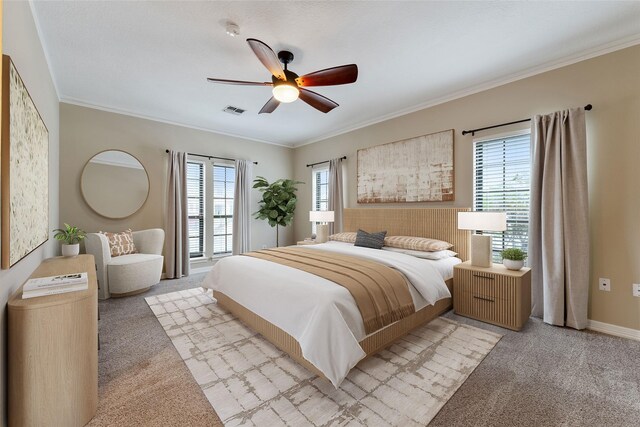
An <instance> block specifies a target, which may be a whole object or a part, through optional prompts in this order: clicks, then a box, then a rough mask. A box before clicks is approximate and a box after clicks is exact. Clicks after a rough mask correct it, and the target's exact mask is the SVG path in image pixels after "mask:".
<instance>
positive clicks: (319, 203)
mask: <svg viewBox="0 0 640 427" xmlns="http://www.w3.org/2000/svg"><path fill="white" fill-rule="evenodd" d="M312 173H313V195H312V201H313V202H312V203H313V205H312V206H311V210H313V211H326V210H329V196H328V192H329V167H327V166H325V167H320V168H314V169H313V172H312ZM311 232H312V233H313V234H315V233H316V223H315V222H312V223H311Z"/></svg>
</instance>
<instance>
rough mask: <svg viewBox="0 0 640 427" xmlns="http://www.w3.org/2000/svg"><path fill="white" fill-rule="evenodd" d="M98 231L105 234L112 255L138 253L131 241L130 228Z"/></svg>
mask: <svg viewBox="0 0 640 427" xmlns="http://www.w3.org/2000/svg"><path fill="white" fill-rule="evenodd" d="M100 233H102V234H104V235H105V236H107V239H108V240H109V250H110V251H111V256H112V257H116V256H120V255H129V254H137V253H138V250H137V249H136V245H135V244H134V243H133V233H132V231H131V229H128V230H125V231H123V232H121V233H109V232H108V231H100Z"/></svg>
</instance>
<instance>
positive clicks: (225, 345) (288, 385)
mask: <svg viewBox="0 0 640 427" xmlns="http://www.w3.org/2000/svg"><path fill="white" fill-rule="evenodd" d="M146 301H147V304H149V307H150V308H151V310H152V311H153V313H154V314H155V316H156V317H157V318H158V321H159V322H160V324H161V325H162V327H163V328H164V330H165V332H166V333H167V335H168V336H169V337H170V338H171V340H172V342H173V344H174V346H175V348H176V349H177V351H178V353H179V354H180V356H181V357H182V359H183V360H184V361H185V363H186V365H187V367H188V368H189V370H190V371H191V373H192V375H193V377H194V378H195V380H196V381H197V382H198V384H199V385H200V387H201V388H202V390H203V392H204V394H205V396H206V397H207V399H208V400H209V402H210V403H211V406H212V407H213V408H214V409H215V411H216V413H217V414H218V415H219V416H220V419H221V420H222V421H223V423H224V424H225V426H236V425H258V426H265V425H269V426H276V425H295V426H303V425H313V426H329V425H341V426H352V425H353V426H358V425H365V426H366V425H376V426H385V425H392V426H399V425H402V426H412V425H425V424H427V423H429V421H431V419H433V417H434V416H435V415H436V414H437V413H438V411H439V410H440V408H442V406H443V405H444V404H445V403H446V402H447V400H449V398H450V397H451V396H452V395H453V394H454V393H455V392H456V390H457V389H458V388H459V387H460V386H461V385H462V384H463V383H464V381H465V380H466V379H467V377H468V376H469V375H470V374H471V373H472V372H473V370H474V369H475V368H476V367H477V366H478V365H479V364H480V362H481V361H482V359H484V357H485V356H486V355H487V354H488V353H489V352H490V351H491V350H492V349H493V347H494V346H495V345H496V343H497V342H498V341H499V340H500V338H501V335H500V334H497V333H494V332H489V331H486V330H482V329H478V328H475V327H472V326H468V325H463V324H460V323H458V322H456V321H453V320H450V319H446V318H443V317H440V318H437V319H435V320H433V321H432V322H430V323H429V324H427V325H424V326H422V327H420V328H418V329H416V330H415V331H413V332H412V333H411V334H408V335H407V336H406V337H404V338H403V339H400V340H398V341H397V342H396V343H394V344H393V345H392V346H391V347H389V348H388V349H386V350H383V351H382V352H380V353H378V354H377V355H375V356H373V357H370V358H369V359H366V360H364V361H363V362H361V363H360V364H358V366H356V367H355V368H354V369H353V370H352V371H351V372H350V373H349V375H348V376H347V378H346V379H345V380H344V381H343V383H342V384H341V386H340V388H339V389H337V390H336V389H335V388H334V387H333V386H332V385H331V384H330V383H329V382H328V381H326V380H323V379H320V378H318V377H317V376H315V375H314V374H312V373H311V372H309V371H307V370H306V369H304V368H303V367H301V366H300V365H298V364H297V363H296V362H294V361H293V360H291V359H290V358H289V357H288V356H287V355H286V354H285V353H283V352H281V351H280V350H279V349H277V348H276V347H274V346H273V345H272V344H271V343H269V342H268V341H267V340H265V339H264V338H262V337H261V336H260V335H258V334H256V333H255V332H253V331H252V330H250V329H249V328H247V327H246V326H244V325H243V324H242V323H241V322H240V321H238V320H237V319H235V318H234V317H233V316H232V315H231V314H229V313H228V312H226V311H225V310H224V309H222V308H220V307H218V305H217V304H216V303H215V300H214V299H213V298H212V297H211V295H210V293H207V292H205V291H204V290H203V289H201V288H197V289H188V290H183V291H178V292H172V293H169V294H164V295H157V296H151V297H148V298H146Z"/></svg>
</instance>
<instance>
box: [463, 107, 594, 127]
mask: <svg viewBox="0 0 640 427" xmlns="http://www.w3.org/2000/svg"><path fill="white" fill-rule="evenodd" d="M592 108H593V105H591V104H587V105H585V106H584V109H585V110H586V111H591V109H592ZM530 120H531V119H522V120H516V121H515V122H509V123H502V124H499V125H493V126H487V127H484V128H478V129H471V130H463V131H462V134H463V135H466V134H468V133H470V134H471V135H475V134H476V132H480V131H481V130H487V129H493V128H499V127H502V126H509V125H515V124H517V123H524V122H528V121H530Z"/></svg>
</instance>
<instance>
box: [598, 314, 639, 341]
mask: <svg viewBox="0 0 640 427" xmlns="http://www.w3.org/2000/svg"><path fill="white" fill-rule="evenodd" d="M587 329H590V330H592V331H596V332H602V333H603V334H609V335H615V336H616V337H621V338H628V339H630V340H636V341H640V331H639V330H637V329H631V328H625V327H624V326H618V325H612V324H610V323H604V322H598V321H597V320H591V319H589V320H588V323H587Z"/></svg>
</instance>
